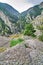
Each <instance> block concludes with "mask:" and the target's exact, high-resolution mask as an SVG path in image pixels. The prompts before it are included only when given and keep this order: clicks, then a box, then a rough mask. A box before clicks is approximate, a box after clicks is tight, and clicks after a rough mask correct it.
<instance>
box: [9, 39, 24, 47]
mask: <svg viewBox="0 0 43 65" xmlns="http://www.w3.org/2000/svg"><path fill="white" fill-rule="evenodd" d="M22 41H23V39H20V38H19V39H16V40H11V42H10V47H12V46H15V45H17V44H20V43H21V42H22Z"/></svg>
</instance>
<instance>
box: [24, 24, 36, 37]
mask: <svg viewBox="0 0 43 65" xmlns="http://www.w3.org/2000/svg"><path fill="white" fill-rule="evenodd" d="M35 31H36V30H34V27H33V25H32V24H26V26H25V30H24V35H28V36H33V37H34V36H36V35H35V34H34V33H35Z"/></svg>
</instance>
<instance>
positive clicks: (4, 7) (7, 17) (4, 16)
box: [0, 3, 20, 34]
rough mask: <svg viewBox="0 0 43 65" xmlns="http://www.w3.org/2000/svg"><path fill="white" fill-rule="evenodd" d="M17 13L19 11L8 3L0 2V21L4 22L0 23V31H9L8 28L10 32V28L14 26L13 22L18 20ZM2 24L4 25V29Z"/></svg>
mask: <svg viewBox="0 0 43 65" xmlns="http://www.w3.org/2000/svg"><path fill="white" fill-rule="evenodd" d="M19 14H20V13H19V12H18V11H17V10H16V9H14V8H13V7H11V6H10V5H8V4H5V3H0V23H1V22H4V23H1V24H0V26H1V27H0V32H3V33H4V32H9V29H10V31H11V32H12V31H13V30H12V28H13V27H14V25H13V23H15V22H17V21H18V19H19V17H18V16H19ZM2 25H3V26H4V29H3V26H2ZM12 25H13V26H12ZM4 34H5V33H4Z"/></svg>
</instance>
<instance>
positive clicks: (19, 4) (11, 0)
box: [0, 0, 43, 12]
mask: <svg viewBox="0 0 43 65" xmlns="http://www.w3.org/2000/svg"><path fill="white" fill-rule="evenodd" d="M0 2H3V3H7V4H10V5H11V6H13V7H14V8H15V9H16V10H18V11H19V12H23V11H25V10H27V9H28V8H30V7H32V6H34V5H36V4H39V3H40V2H43V0H0Z"/></svg>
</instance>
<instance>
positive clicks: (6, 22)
mask: <svg viewBox="0 0 43 65" xmlns="http://www.w3.org/2000/svg"><path fill="white" fill-rule="evenodd" d="M0 18H1V19H2V20H3V21H4V23H5V24H6V25H8V26H9V27H10V28H11V22H10V21H9V18H8V16H6V15H5V14H4V13H3V12H2V11H0Z"/></svg>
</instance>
